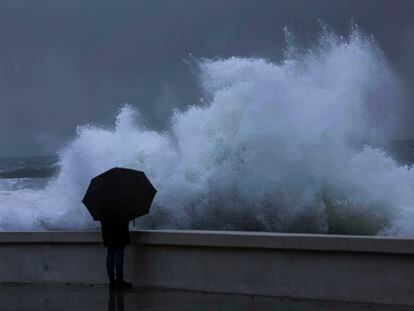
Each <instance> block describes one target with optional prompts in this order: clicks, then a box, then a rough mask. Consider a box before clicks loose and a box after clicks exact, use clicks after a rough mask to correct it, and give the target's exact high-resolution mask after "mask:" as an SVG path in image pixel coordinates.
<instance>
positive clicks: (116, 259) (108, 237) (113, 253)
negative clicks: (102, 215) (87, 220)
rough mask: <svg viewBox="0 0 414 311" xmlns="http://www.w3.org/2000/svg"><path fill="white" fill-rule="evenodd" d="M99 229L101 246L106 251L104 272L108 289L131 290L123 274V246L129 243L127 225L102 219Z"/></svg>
mask: <svg viewBox="0 0 414 311" xmlns="http://www.w3.org/2000/svg"><path fill="white" fill-rule="evenodd" d="M101 227H102V239H103V244H104V246H105V247H106V248H107V249H108V252H107V256H106V270H107V272H108V277H109V287H110V288H132V284H131V283H128V282H125V280H124V273H123V270H124V252H125V246H126V245H128V244H130V243H131V238H130V236H129V223H128V222H118V221H114V220H109V219H104V220H101ZM115 272H116V274H115ZM115 276H116V277H115Z"/></svg>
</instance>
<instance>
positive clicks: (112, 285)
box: [109, 278, 116, 288]
mask: <svg viewBox="0 0 414 311" xmlns="http://www.w3.org/2000/svg"><path fill="white" fill-rule="evenodd" d="M109 288H116V281H115V278H109Z"/></svg>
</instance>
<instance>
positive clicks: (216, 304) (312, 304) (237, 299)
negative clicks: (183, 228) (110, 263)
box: [0, 285, 414, 311]
mask: <svg viewBox="0 0 414 311" xmlns="http://www.w3.org/2000/svg"><path fill="white" fill-rule="evenodd" d="M0 310H1V311H3V310H5V311H6V310H7V311H52V310H53V311H55V310H68V311H69V310H70V311H83V310H88V311H91V310H102V311H133V310H148V311H149V310H171V311H176V310H180V311H181V310H182V311H186V310H200V311H204V310H217V311H221V310H226V311H233V310H234V311H236V310H237V311H245V310H260V311H261V310H283V311H288V310H291V311H316V310H330V311H348V310H353V311H365V310H370V311H385V310H391V311H392V310H401V311H403V310H404V311H405V310H414V307H408V306H390V305H372V304H357V303H338V302H322V301H305V300H292V299H279V298H270V297H254V296H243V295H225V294H207V293H200V292H186V291H173V290H154V289H152V290H150V289H134V290H129V291H109V290H108V288H105V287H88V286H37V285H36V286H33V285H30V286H29V285H21V286H0Z"/></svg>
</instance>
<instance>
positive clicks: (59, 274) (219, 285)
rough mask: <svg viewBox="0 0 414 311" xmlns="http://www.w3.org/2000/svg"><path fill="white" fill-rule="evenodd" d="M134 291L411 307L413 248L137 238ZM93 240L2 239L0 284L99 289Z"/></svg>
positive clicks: (348, 240)
mask: <svg viewBox="0 0 414 311" xmlns="http://www.w3.org/2000/svg"><path fill="white" fill-rule="evenodd" d="M131 235H132V241H133V243H132V245H130V246H129V247H128V249H127V256H126V267H125V268H126V271H125V274H126V276H127V278H128V280H131V281H132V282H133V283H134V284H135V285H136V286H144V287H162V288H173V289H186V290H197V291H207V292H218V293H238V294H249V295H266V296H277V297H290V298H304V299H321V300H339V301H354V302H368V303H386V304H407V305H414V240H412V239H409V238H384V237H360V236H330V235H311V234H277V233H251V232H217V231H174V230H168V231H167V230H166V231H137V232H133V233H132V234H131ZM104 258H105V249H104V248H103V247H102V245H101V236H100V233H99V232H27V233H13V232H3V233H0V283H76V284H79V283H81V284H103V283H106V282H107V279H106V274H105V265H104Z"/></svg>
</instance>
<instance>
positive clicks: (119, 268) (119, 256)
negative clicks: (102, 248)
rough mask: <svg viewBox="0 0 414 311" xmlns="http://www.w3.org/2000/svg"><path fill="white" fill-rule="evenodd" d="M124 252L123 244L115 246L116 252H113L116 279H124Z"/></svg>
mask: <svg viewBox="0 0 414 311" xmlns="http://www.w3.org/2000/svg"><path fill="white" fill-rule="evenodd" d="M124 252H125V245H123V246H119V247H117V249H116V253H115V270H116V278H117V279H118V280H123V279H124Z"/></svg>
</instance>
